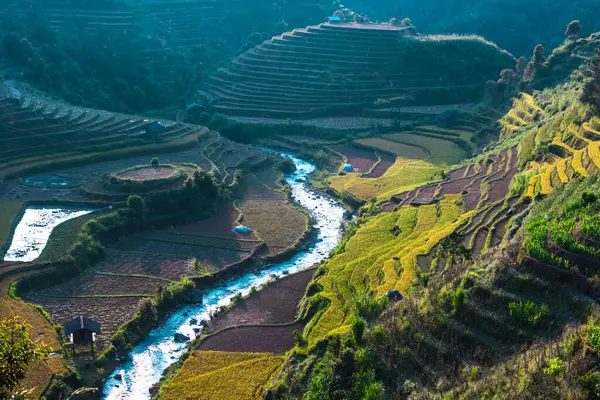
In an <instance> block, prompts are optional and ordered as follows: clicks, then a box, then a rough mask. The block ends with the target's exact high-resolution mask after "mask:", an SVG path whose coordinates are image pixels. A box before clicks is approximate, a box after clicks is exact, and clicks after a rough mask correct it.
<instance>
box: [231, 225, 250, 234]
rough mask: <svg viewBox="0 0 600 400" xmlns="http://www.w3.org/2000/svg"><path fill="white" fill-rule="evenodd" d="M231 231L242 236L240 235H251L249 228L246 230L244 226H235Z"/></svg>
mask: <svg viewBox="0 0 600 400" xmlns="http://www.w3.org/2000/svg"><path fill="white" fill-rule="evenodd" d="M232 230H233V232H235V233H239V234H242V235H249V234H251V233H252V229H250V228H248V227H247V226H244V225H239V226H236V227H235V228H233V229H232Z"/></svg>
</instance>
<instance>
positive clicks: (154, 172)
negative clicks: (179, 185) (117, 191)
mask: <svg viewBox="0 0 600 400" xmlns="http://www.w3.org/2000/svg"><path fill="white" fill-rule="evenodd" d="M175 172H176V170H175V168H173V167H171V166H159V167H142V168H135V169H130V170H126V171H123V172H119V173H118V174H117V177H119V178H122V179H133V180H138V181H145V180H154V179H165V178H169V177H171V176H173V175H174V174H175Z"/></svg>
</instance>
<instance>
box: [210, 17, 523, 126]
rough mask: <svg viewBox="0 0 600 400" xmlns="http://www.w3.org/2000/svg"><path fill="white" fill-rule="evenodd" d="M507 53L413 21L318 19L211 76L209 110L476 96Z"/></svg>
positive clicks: (349, 108)
mask: <svg viewBox="0 0 600 400" xmlns="http://www.w3.org/2000/svg"><path fill="white" fill-rule="evenodd" d="M514 62H515V60H514V59H513V57H512V56H511V55H510V54H508V53H506V52H504V51H502V50H500V49H499V48H498V47H496V46H495V45H493V44H491V43H489V42H486V41H485V40H483V39H481V38H477V37H460V36H421V35H417V36H414V35H413V34H412V28H411V27H396V26H392V25H377V24H355V23H352V24H337V25H334V24H321V25H317V26H308V27H307V28H305V29H294V30H293V31H292V32H288V33H284V34H282V35H279V36H276V37H273V38H272V39H270V40H268V41H265V42H263V43H261V44H260V45H259V46H257V47H255V48H253V49H251V50H249V51H247V52H246V53H244V54H242V55H240V56H239V57H237V58H235V59H233V60H232V61H231V63H230V64H229V65H228V66H226V67H222V68H220V69H219V70H218V71H217V73H216V74H215V75H213V76H212V77H211V79H210V80H209V81H208V85H207V86H206V94H207V96H208V97H209V99H210V101H211V105H212V107H211V108H212V110H213V111H215V112H221V113H225V114H231V115H240V116H262V117H273V118H306V117H313V116H317V115H332V114H348V113H352V114H357V113H360V112H361V111H362V110H365V109H369V108H374V107H375V106H376V104H377V105H379V106H388V107H391V106H414V105H439V104H445V105H448V104H456V103H470V102H475V101H477V100H479V99H480V98H481V96H482V95H483V88H484V85H485V82H486V81H487V80H489V79H492V78H496V77H497V75H498V74H499V72H500V70H502V69H503V68H507V67H512V66H514Z"/></svg>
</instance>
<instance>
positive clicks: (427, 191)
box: [411, 185, 438, 204]
mask: <svg viewBox="0 0 600 400" xmlns="http://www.w3.org/2000/svg"><path fill="white" fill-rule="evenodd" d="M437 187H438V185H431V186H427V187H424V188H422V189H421V190H419V193H418V194H417V196H416V197H415V198H414V199H413V200H412V201H411V203H415V204H430V203H431V202H432V201H433V196H434V195H435V191H436V189H437Z"/></svg>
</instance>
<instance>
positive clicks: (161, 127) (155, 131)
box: [144, 122, 169, 139]
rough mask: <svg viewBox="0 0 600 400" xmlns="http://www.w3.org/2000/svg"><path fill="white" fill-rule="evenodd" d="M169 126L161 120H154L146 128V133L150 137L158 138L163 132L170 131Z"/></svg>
mask: <svg viewBox="0 0 600 400" xmlns="http://www.w3.org/2000/svg"><path fill="white" fill-rule="evenodd" d="M168 130H169V127H168V126H166V125H165V124H163V123H161V122H153V123H151V124H150V125H148V126H147V127H145V128H144V135H145V136H146V137H148V138H150V139H157V138H159V137H160V135H161V133H163V132H165V131H168Z"/></svg>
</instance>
